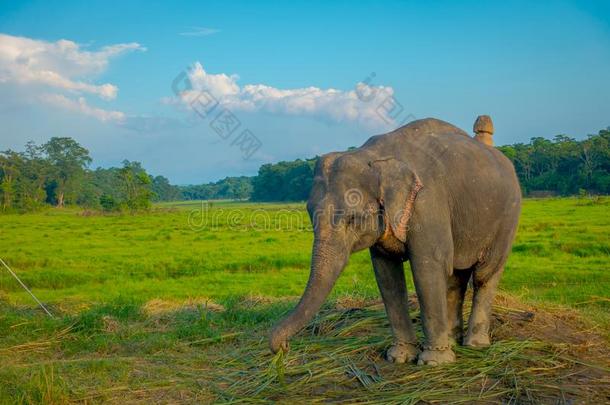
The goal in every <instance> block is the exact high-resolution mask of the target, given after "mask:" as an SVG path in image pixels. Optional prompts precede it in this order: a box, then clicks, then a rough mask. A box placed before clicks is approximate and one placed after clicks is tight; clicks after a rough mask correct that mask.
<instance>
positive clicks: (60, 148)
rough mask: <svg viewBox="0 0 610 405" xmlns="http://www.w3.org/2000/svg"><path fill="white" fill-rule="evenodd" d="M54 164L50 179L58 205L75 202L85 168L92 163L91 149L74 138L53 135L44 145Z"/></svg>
mask: <svg viewBox="0 0 610 405" xmlns="http://www.w3.org/2000/svg"><path fill="white" fill-rule="evenodd" d="M42 149H43V151H44V152H45V153H46V154H47V159H48V161H49V162H50V164H51V166H52V171H51V173H50V176H49V177H50V179H51V180H52V182H53V187H52V189H53V192H54V197H55V201H56V203H57V206H58V207H63V206H64V204H65V203H66V200H68V201H69V202H73V201H75V200H76V195H77V193H78V191H79V189H80V187H81V180H82V179H83V177H84V174H85V169H86V168H87V166H88V165H89V163H91V157H90V156H89V151H88V150H87V149H85V148H83V147H82V146H81V145H79V144H78V142H76V141H75V140H74V139H72V138H58V137H53V138H51V140H49V142H47V143H45V144H44V145H43V146H42ZM66 197H67V198H66Z"/></svg>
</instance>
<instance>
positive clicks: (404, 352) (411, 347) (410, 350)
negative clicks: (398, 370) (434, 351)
mask: <svg viewBox="0 0 610 405" xmlns="http://www.w3.org/2000/svg"><path fill="white" fill-rule="evenodd" d="M418 354H419V349H418V348H417V345H416V344H413V343H406V342H394V344H393V345H392V346H390V348H389V349H388V351H387V352H386V359H387V360H388V361H389V362H390V363H397V364H402V363H406V362H412V361H415V359H416V358H417V355H418Z"/></svg>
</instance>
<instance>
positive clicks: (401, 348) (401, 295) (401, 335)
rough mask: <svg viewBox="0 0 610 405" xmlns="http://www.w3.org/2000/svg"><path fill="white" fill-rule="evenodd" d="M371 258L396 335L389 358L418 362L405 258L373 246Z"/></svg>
mask: <svg viewBox="0 0 610 405" xmlns="http://www.w3.org/2000/svg"><path fill="white" fill-rule="evenodd" d="M371 260H372V262H373V268H374V270H375V278H376V280H377V285H378V286H379V291H380V292H381V297H382V298H383V302H384V305H385V308H386V313H387V314H388V319H389V320H390V327H391V328H392V334H393V335H394V343H393V344H392V346H390V348H388V351H387V352H386V358H387V360H388V361H390V362H392V363H405V362H411V361H414V360H415V359H416V358H417V355H418V353H419V349H418V344H417V338H416V336H415V331H414V329H413V325H412V322H411V318H410V316H409V304H408V301H407V285H406V281H405V274H404V268H403V264H402V260H400V259H391V258H388V257H386V256H384V255H383V254H380V252H378V251H377V249H375V248H372V249H371Z"/></svg>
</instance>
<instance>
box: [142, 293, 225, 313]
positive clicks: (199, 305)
mask: <svg viewBox="0 0 610 405" xmlns="http://www.w3.org/2000/svg"><path fill="white" fill-rule="evenodd" d="M198 309H200V310H204V311H211V312H223V311H224V310H225V308H224V307H223V306H222V305H221V304H218V303H216V302H214V301H212V300H211V299H209V298H204V297H198V298H190V299H187V300H184V301H176V300H164V299H160V298H155V299H152V300H150V301H148V302H146V303H145V304H144V305H143V306H142V312H143V313H144V314H145V315H146V316H148V317H151V318H155V317H163V316H167V315H170V314H172V313H174V312H178V311H185V310H186V311H189V310H198Z"/></svg>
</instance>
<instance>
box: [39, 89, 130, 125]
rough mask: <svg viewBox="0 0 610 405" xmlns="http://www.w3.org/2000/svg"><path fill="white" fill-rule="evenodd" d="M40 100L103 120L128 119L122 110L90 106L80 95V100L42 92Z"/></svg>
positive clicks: (121, 120)
mask: <svg viewBox="0 0 610 405" xmlns="http://www.w3.org/2000/svg"><path fill="white" fill-rule="evenodd" d="M40 100H41V101H43V102H44V103H46V104H49V105H51V106H53V107H59V108H62V109H64V110H68V111H74V112H78V113H81V114H83V115H86V116H89V117H93V118H96V119H98V120H99V121H102V122H113V123H116V124H121V123H123V122H125V119H126V116H125V114H124V113H122V112H121V111H110V110H104V109H102V108H97V107H92V106H90V105H89V104H88V103H87V100H85V98H84V97H79V98H78V100H73V99H71V98H68V97H66V96H64V95H63V94H42V95H41V96H40Z"/></svg>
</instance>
